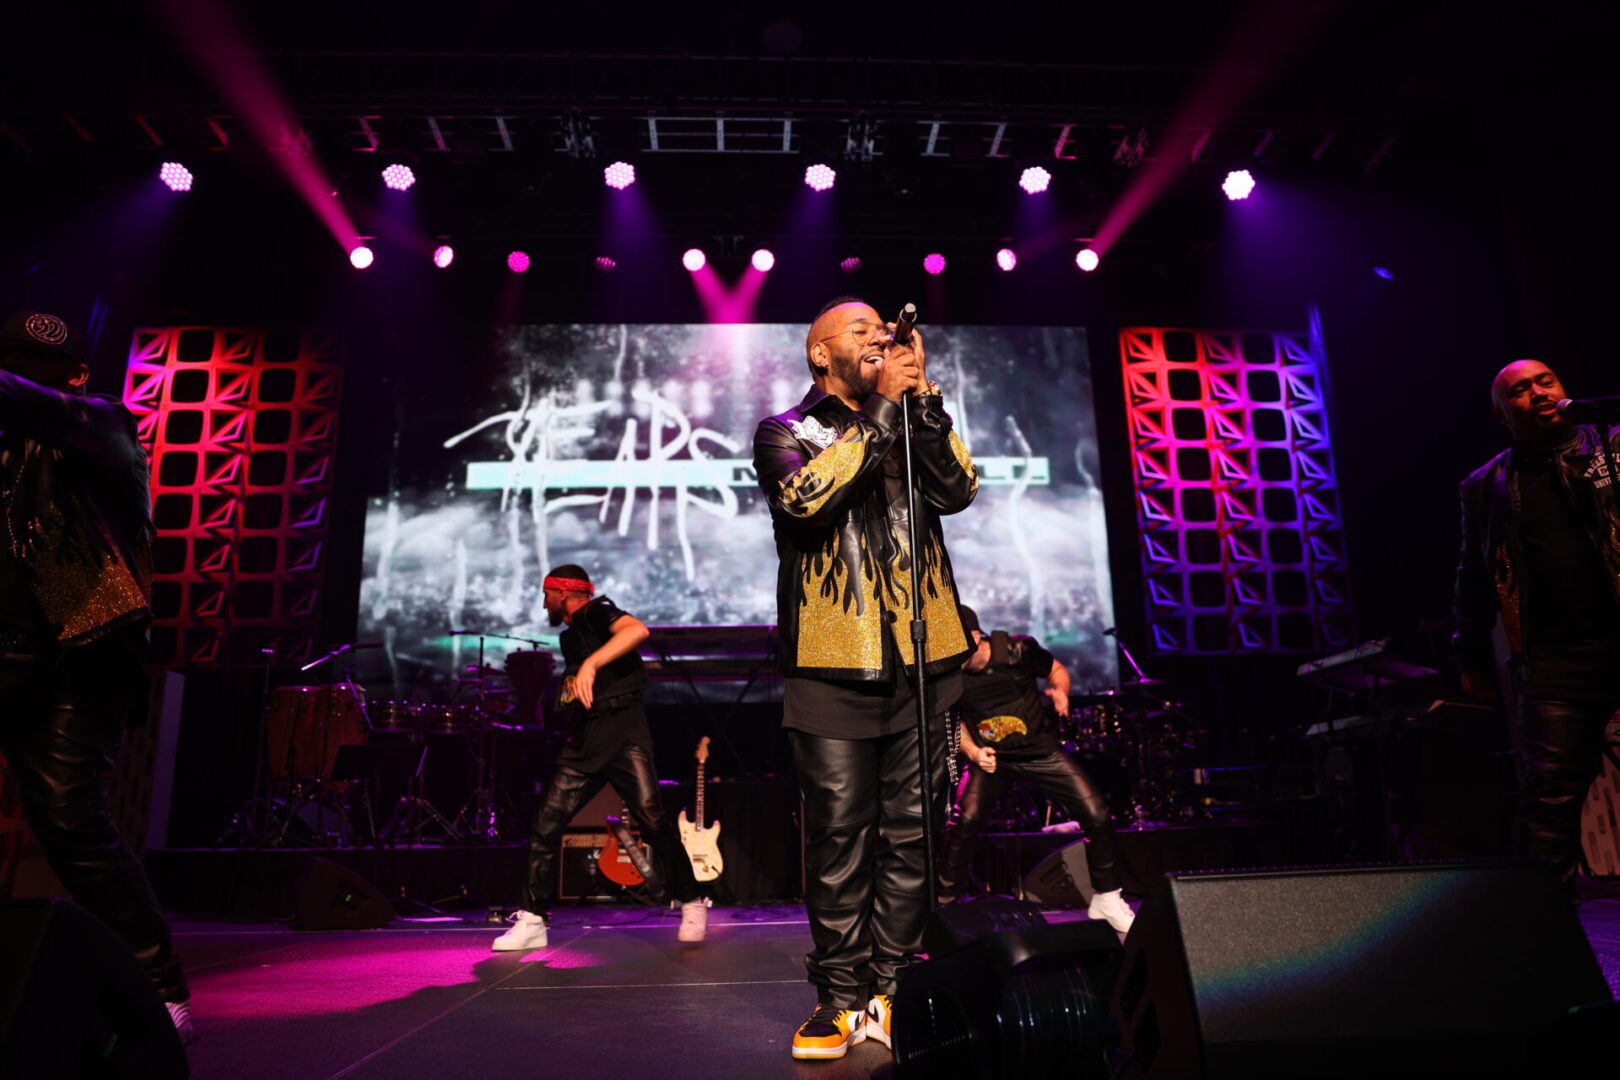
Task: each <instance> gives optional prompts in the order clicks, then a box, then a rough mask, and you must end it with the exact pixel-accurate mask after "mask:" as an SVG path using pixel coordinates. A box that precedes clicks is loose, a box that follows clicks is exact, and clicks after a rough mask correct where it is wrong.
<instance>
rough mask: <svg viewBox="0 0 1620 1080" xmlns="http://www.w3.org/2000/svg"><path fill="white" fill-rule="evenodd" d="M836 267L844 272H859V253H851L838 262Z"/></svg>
mask: <svg viewBox="0 0 1620 1080" xmlns="http://www.w3.org/2000/svg"><path fill="white" fill-rule="evenodd" d="M838 269H840V270H842V271H843V272H844V273H846V274H857V273H860V269H861V257H860V256H859V255H851V256H850V257H849V258H847V259H845V260H844V261H843V262H841V263H839V264H838Z"/></svg>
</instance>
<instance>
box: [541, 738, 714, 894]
mask: <svg viewBox="0 0 1620 1080" xmlns="http://www.w3.org/2000/svg"><path fill="white" fill-rule="evenodd" d="M604 784H612V785H613V790H614V791H616V792H618V793H619V797H620V798H621V799H623V800H624V802H625V806H626V807H627V808H628V809H629V811H630V818H631V820H632V821H634V822H635V825H636V828H637V829H638V830H639V831H640V833H641V842H642V843H644V844H646V845H647V846H648V847H649V848H651V849H652V857H653V866H654V867H655V868H656V869H657V870H658V873H659V875H660V876H661V877H662V878H663V880H664V883H665V884H666V885H668V886H669V891H670V893H671V895H673V896H674V897H675V899H677V900H679V901H681V902H682V903H685V902H686V901H688V900H696V899H697V898H698V896H699V895H700V893H699V890H698V883H697V879H696V878H695V877H693V876H692V860H691V859H689V858H687V856H686V849H685V848H683V847H682V846H681V837H680V834H679V832H677V831H676V828H675V823H674V822H673V821H671V820H670V818H669V815H668V814H666V813H664V803H663V798H662V796H661V795H660V794H659V791H658V774H657V772H655V771H654V769H653V758H652V753H651V752H650V751H648V750H647V749H645V748H644V747H640V746H636V745H634V744H629V743H627V744H625V745H624V746H621V747H620V748H619V750H618V752H616V753H615V754H614V755H613V756H612V757H611V758H609V759H608V761H607V764H605V765H603V766H602V769H601V771H600V772H596V773H587V772H581V771H580V770H578V769H575V768H573V767H571V766H570V765H568V764H567V762H566V761H560V762H558V763H557V769H556V772H554V773H553V774H552V776H551V782H550V783H549V784H547V785H546V793H545V795H544V797H542V799H541V800H540V809H539V810H537V811H535V815H534V825H533V827H532V828H531V829H530V830H529V880H528V884H527V885H526V886H525V888H524V891H523V908H524V910H525V911H531V912H534V913H535V914H536V915H546V914H549V913H550V911H551V901H552V900H553V899H554V898H555V896H556V893H557V849H558V845H559V843H560V842H561V840H562V833H563V829H565V828H566V827H567V826H568V823H569V822H570V821H572V820H573V818H574V815H575V814H576V813H578V811H579V808H580V807H582V806H584V805H585V804H586V803H588V802H590V801H591V799H593V798H595V797H596V793H597V792H598V791H601V790H602V786H603V785H604Z"/></svg>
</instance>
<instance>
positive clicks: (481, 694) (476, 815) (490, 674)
mask: <svg viewBox="0 0 1620 1080" xmlns="http://www.w3.org/2000/svg"><path fill="white" fill-rule="evenodd" d="M450 633H451V634H452V635H457V634H459V635H467V636H471V635H475V634H476V635H477V637H478V662H477V663H476V664H470V665H468V667H467V672H468V675H467V676H466V677H462V678H458V679H457V680H456V681H457V683H458V684H459V686H460V689H458V690H457V693H458V694H459V693H460V692H461V690H462V689H466V688H468V687H471V688H472V690H473V692H474V694H475V695H476V698H477V703H476V704H474V705H471V706H467V705H462V706H451V708H458V709H461V710H464V711H462V712H461V713H459V714H458V716H459V719H460V721H461V723H462V726H461V728H460V730H461V731H462V733H463V734H466V735H467V736H468V739H467V749H468V752H469V753H470V754H471V756H472V778H471V779H472V784H471V790H470V791H469V792H468V794H467V801H466V802H465V803H463V804H462V807H461V810H460V812H459V813H457V814H456V818H455V823H454V825H453V826H452V827H453V828H454V829H455V830H456V833H457V835H459V836H461V837H463V838H464V839H466V840H468V841H470V842H473V843H498V842H500V841H501V840H504V839H506V838H507V835H508V834H509V833H510V832H511V831H514V830H515V828H517V827H519V823H517V822H516V818H517V810H516V808H515V807H513V806H512V805H511V803H510V800H509V799H508V800H507V806H506V807H505V808H504V812H503V809H502V808H501V807H500V806H498V804H497V801H496V798H495V769H494V759H495V729H496V728H497V726H500V727H507V726H512V725H497V724H495V723H494V721H493V719H492V714H493V713H494V712H495V708H493V707H492V703H491V702H490V700H489V699H491V698H496V697H505V696H508V695H510V694H511V693H512V691H511V690H504V689H503V688H498V687H492V686H491V685H490V684H491V681H492V680H493V679H495V678H497V677H500V676H502V675H503V674H505V673H504V672H502V671H497V670H496V669H495V668H492V667H490V666H488V664H486V663H485V649H486V643H487V642H488V641H489V640H490V639H494V640H497V641H516V642H519V643H520V644H524V645H529V646H532V647H533V648H534V649H536V650H538V649H539V646H540V645H541V644H542V643H541V642H539V641H536V640H534V639H532V638H524V637H517V636H515V635H513V634H498V633H494V632H491V631H485V630H471V629H462V630H452V631H450ZM521 651H522V650H514V651H513V652H512V653H509V654H508V657H509V658H510V657H511V656H513V655H517V653H518V652H521ZM539 656H544V657H545V658H546V664H545V670H546V673H547V674H548V675H549V673H550V671H551V664H550V654H549V653H539ZM507 677H511V676H507ZM513 681H514V687H513V689H514V690H515V689H516V685H515V684H516V681H517V680H516V679H514V680H513ZM518 719H519V721H520V722H519V724H517V725H515V726H517V727H520V728H521V727H523V726H524V725H523V724H522V723H521V721H522V719H523V718H522V717H521V716H520V717H519V718H518ZM503 819H504V820H503ZM503 826H504V827H503Z"/></svg>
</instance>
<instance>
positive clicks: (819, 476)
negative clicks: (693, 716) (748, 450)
mask: <svg viewBox="0 0 1620 1080" xmlns="http://www.w3.org/2000/svg"><path fill="white" fill-rule="evenodd" d="M908 401H909V403H910V404H909V407H910V409H911V429H912V430H911V439H912V441H911V452H912V464H913V467H914V470H915V472H916V481H917V507H918V512H919V513H921V514H923V517H924V520H923V521H922V522H920V523H919V525H920V528H919V529H918V534H919V538H920V542H921V543H922V545H923V551H924V555H923V558H922V560H921V561H922V574H923V577H922V581H921V592H922V607H923V617H924V619H925V620H926V622H927V625H928V636H927V656H926V663H925V665H924V666H925V670H926V671H927V673H928V674H929V675H931V676H933V675H943V674H945V673H946V672H949V671H953V670H955V669H956V668H958V667H960V666H961V663H962V659H963V657H964V656H966V654H967V652H968V648H969V646H968V640H967V634H966V633H965V632H964V631H963V629H962V622H961V619H960V618H959V617H958V616H957V613H956V604H957V598H956V580H955V577H954V576H953V574H952V572H951V562H950V557H949V556H948V555H947V554H946V551H945V541H944V536H943V534H942V533H941V531H940V526H939V518H940V515H942V514H954V513H957V512H959V511H961V510H964V509H966V508H967V506H968V504H969V503H971V502H972V501H973V496H974V495H975V494H976V493H977V491H978V487H979V478H978V472H977V470H975V469H974V467H973V461H972V459H971V458H970V457H969V456H968V452H967V447H966V446H964V445H963V443H962V440H961V438H960V437H959V436H957V434H956V433H955V432H954V431H952V430H951V418H950V416H949V415H947V414H946V412H945V408H944V402H943V400H942V398H941V397H940V396H939V395H938V394H927V395H922V396H917V397H912V398H909V399H908ZM900 431H901V415H900V406H899V405H896V404H895V403H894V402H892V401H890V400H889V399H888V398H885V397H883V396H882V395H880V394H873V395H872V396H871V397H869V398H867V400H866V403H865V405H864V406H863V407H862V409H861V411H860V412H858V413H857V412H852V411H851V410H850V408H849V406H847V405H845V404H844V403H843V401H841V400H840V399H839V398H838V397H836V396H834V395H831V394H828V393H826V392H825V391H823V390H821V389H819V388H813V389H811V391H810V393H809V394H807V395H806V396H805V398H804V400H803V401H801V402H799V404H798V406H797V407H795V408H792V409H789V410H788V411H787V412H785V413H781V414H780V415H777V416H771V417H767V418H766V419H764V420H762V421H760V424H759V428H758V430H756V431H755V433H754V470H755V472H756V474H757V475H758V478H759V486H760V488H761V489H762V490H763V491H764V492H765V497H766V499H767V500H769V502H770V508H771V523H772V525H773V527H774V529H775V533H776V552H777V558H778V560H779V565H778V568H777V578H776V603H777V622H778V624H779V625H778V633H779V634H780V637H781V649H782V656H781V663H782V670H783V672H784V673H785V674H788V675H793V676H799V677H804V678H814V679H843V680H853V681H876V680H887V679H890V678H892V677H893V675H894V672H893V670H892V666H893V665H892V661H891V659H890V657H891V654H897V655H898V658H899V662H900V664H901V665H902V666H903V667H905V668H906V669H907V670H908V671H912V670H914V666H913V665H914V663H915V661H914V658H913V651H914V650H913V647H912V642H911V634H910V629H909V624H910V620H911V614H910V611H911V572H912V560H911V558H910V553H909V540H908V537H907V529H906V498H905V484H904V481H903V480H902V479H901V478H900V475H899V471H900V470H899V464H898V462H899V453H898V452H896V453H894V454H892V455H891V453H890V452H891V451H897V450H898V448H899V441H900ZM886 463H887V464H886ZM885 628H887V629H888V630H889V631H890V632H891V634H892V637H893V641H894V646H895V647H894V650H892V653H891V650H890V649H887V648H885V646H884V631H885Z"/></svg>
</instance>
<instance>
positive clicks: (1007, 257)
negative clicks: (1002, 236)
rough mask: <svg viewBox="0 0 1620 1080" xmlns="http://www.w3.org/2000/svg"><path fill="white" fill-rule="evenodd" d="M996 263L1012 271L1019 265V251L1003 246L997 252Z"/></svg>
mask: <svg viewBox="0 0 1620 1080" xmlns="http://www.w3.org/2000/svg"><path fill="white" fill-rule="evenodd" d="M996 265H997V266H999V267H1001V268H1002V269H1003V270H1005V271H1007V272H1009V273H1010V272H1011V271H1012V269H1013V267H1015V266H1017V265H1018V253H1017V252H1016V251H1014V250H1013V249H1012V248H1002V249H1001V250H1000V251H998V252H996Z"/></svg>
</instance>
